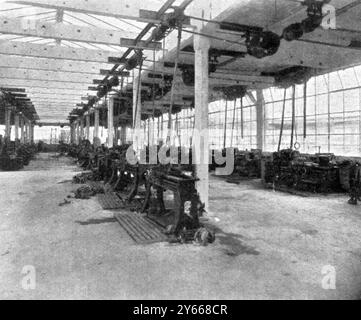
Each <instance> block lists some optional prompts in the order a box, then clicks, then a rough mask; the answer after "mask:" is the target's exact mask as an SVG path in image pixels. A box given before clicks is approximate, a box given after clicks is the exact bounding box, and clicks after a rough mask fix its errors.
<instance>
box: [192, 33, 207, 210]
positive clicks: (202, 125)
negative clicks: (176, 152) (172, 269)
mask: <svg viewBox="0 0 361 320" xmlns="http://www.w3.org/2000/svg"><path fill="white" fill-rule="evenodd" d="M200 31H201V30H199V29H198V30H197V32H200ZM209 48H210V41H209V39H208V38H206V37H203V36H199V35H195V36H194V50H195V56H194V59H195V61H194V64H195V85H194V90H195V92H194V94H195V130H196V132H198V134H200V136H201V139H194V144H193V147H194V148H193V150H194V153H195V154H194V159H195V161H196V175H197V177H198V179H199V181H198V182H197V185H196V187H197V191H198V193H199V196H200V199H201V201H202V202H203V203H204V204H205V209H206V210H208V205H209V173H208V171H209V169H208V159H209V137H208V86H209V77H208V51H209Z"/></svg>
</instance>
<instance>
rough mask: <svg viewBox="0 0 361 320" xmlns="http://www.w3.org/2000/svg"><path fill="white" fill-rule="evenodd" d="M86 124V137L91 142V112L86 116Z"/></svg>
mask: <svg viewBox="0 0 361 320" xmlns="http://www.w3.org/2000/svg"><path fill="white" fill-rule="evenodd" d="M85 123H86V129H85V137H86V139H88V140H90V115H89V112H88V114H87V115H86V116H85Z"/></svg>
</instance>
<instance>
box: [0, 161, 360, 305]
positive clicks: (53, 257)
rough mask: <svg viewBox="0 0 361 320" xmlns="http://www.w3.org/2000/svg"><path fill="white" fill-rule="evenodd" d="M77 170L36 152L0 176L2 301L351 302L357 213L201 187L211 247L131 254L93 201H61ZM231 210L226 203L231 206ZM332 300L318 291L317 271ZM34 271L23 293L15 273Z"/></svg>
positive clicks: (328, 203)
mask: <svg viewBox="0 0 361 320" xmlns="http://www.w3.org/2000/svg"><path fill="white" fill-rule="evenodd" d="M77 171H78V169H77V167H76V166H75V165H74V164H73V161H72V160H71V159H69V158H65V157H62V158H58V157H56V156H55V155H52V154H39V155H37V159H36V160H34V161H33V162H32V164H31V165H30V166H29V167H28V168H27V170H26V171H24V170H23V171H19V172H3V173H2V174H1V175H0V188H1V191H0V192H1V196H0V208H1V209H0V212H1V214H0V298H1V299H72V298H74V299H82V298H84V299H167V298H169V297H172V299H204V298H207V299H228V298H229V299H236V298H239V299H242V298H245V299H252V298H254V299H260V298H267V299H282V298H291V299H296V298H300V299H331V298H332V299H345V298H352V299H357V298H359V297H360V288H361V278H360V276H359V275H360V274H361V261H360V258H361V210H360V207H357V206H355V207H353V206H345V199H347V197H346V196H345V197H343V196H338V197H334V198H332V197H311V198H302V197H298V196H292V195H289V194H283V193H275V192H273V191H271V190H270V191H265V190H264V189H263V190H262V189H261V188H260V187H259V183H258V182H257V181H255V182H242V183H241V184H240V185H234V184H227V183H226V182H224V181H223V180H220V179H217V178H211V179H212V183H211V208H212V209H213V212H212V213H210V214H209V216H208V222H209V224H210V226H212V227H213V228H215V229H216V232H217V235H216V237H217V240H216V243H215V244H213V245H209V246H208V247H200V246H196V245H192V244H189V245H178V244H177V245H172V244H168V243H158V244H153V245H135V244H134V243H133V241H132V240H131V239H130V238H129V236H128V235H127V234H126V233H125V231H124V230H122V228H121V227H120V226H119V224H118V223H117V222H116V221H115V220H114V219H113V212H111V211H102V210H101V207H100V205H99V204H98V202H97V200H96V198H93V199H91V200H75V199H70V200H71V203H70V204H67V205H63V206H59V204H60V203H62V202H63V201H64V198H66V197H67V195H69V194H70V193H71V191H72V190H73V189H75V186H74V185H72V184H71V183H70V182H69V181H70V180H71V178H72V177H73V176H74V175H75V174H76V173H77ZM230 200H231V201H230ZM328 265H329V266H333V267H334V268H335V270H336V272H337V273H336V279H337V280H336V290H325V289H323V288H322V279H323V277H324V275H322V270H323V268H324V267H325V266H328ZM26 266H33V267H34V268H35V274H36V287H35V289H34V290H24V289H23V287H22V280H23V277H24V274H22V271H24V270H23V268H24V267H26Z"/></svg>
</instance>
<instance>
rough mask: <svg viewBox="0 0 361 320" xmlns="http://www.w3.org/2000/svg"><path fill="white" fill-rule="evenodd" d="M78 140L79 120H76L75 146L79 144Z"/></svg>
mask: <svg viewBox="0 0 361 320" xmlns="http://www.w3.org/2000/svg"><path fill="white" fill-rule="evenodd" d="M80 139H81V137H80V119H78V120H77V122H76V144H79V143H80Z"/></svg>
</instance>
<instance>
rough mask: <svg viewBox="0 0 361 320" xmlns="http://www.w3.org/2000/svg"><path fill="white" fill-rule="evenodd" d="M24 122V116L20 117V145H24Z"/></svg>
mask: <svg viewBox="0 0 361 320" xmlns="http://www.w3.org/2000/svg"><path fill="white" fill-rule="evenodd" d="M24 126H25V120H24V116H23V115H22V116H21V117H20V133H21V137H20V142H21V143H25V128H24Z"/></svg>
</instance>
